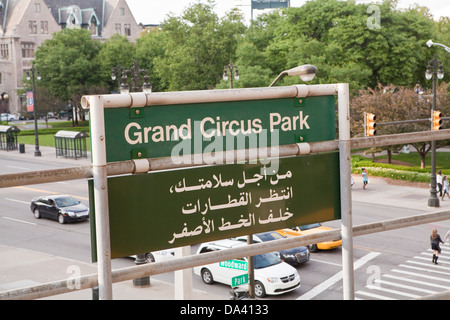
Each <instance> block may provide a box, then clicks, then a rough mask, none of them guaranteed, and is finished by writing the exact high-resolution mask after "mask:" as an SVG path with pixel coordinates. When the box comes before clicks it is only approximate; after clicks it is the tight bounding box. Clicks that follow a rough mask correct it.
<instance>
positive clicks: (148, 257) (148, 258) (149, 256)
mask: <svg viewBox="0 0 450 320" xmlns="http://www.w3.org/2000/svg"><path fill="white" fill-rule="evenodd" d="M145 260H146V261H147V262H148V263H151V262H155V257H154V256H153V255H152V253H151V252H148V253H146V254H145Z"/></svg>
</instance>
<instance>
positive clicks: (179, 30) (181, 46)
mask: <svg viewBox="0 0 450 320" xmlns="http://www.w3.org/2000/svg"><path fill="white" fill-rule="evenodd" d="M213 8H214V2H213V1H208V2H207V3H206V4H202V3H197V4H194V5H192V6H190V7H188V8H187V9H186V10H185V11H184V12H183V14H182V16H181V17H174V16H169V18H167V19H166V20H165V21H164V23H163V25H162V32H163V33H164V40H165V42H164V43H162V44H161V45H162V46H163V48H164V55H159V56H157V57H155V59H154V66H155V68H156V72H157V74H158V76H159V77H160V79H161V86H162V87H164V88H167V89H168V90H170V91H182V90H202V89H211V88H213V87H214V86H215V85H216V84H217V83H218V82H219V81H220V79H221V76H222V73H223V67H224V66H225V65H226V64H228V63H229V61H230V60H233V57H234V53H235V49H236V45H237V37H239V35H240V34H242V33H243V32H244V29H245V27H244V25H243V23H242V18H241V17H240V15H238V14H237V13H236V11H231V12H229V13H228V14H227V15H226V16H225V17H224V18H222V19H219V18H218V17H217V15H216V14H215V13H214V11H213Z"/></svg>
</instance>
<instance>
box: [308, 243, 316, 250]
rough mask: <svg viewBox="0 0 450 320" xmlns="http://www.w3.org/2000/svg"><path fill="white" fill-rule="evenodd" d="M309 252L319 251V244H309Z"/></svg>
mask: <svg viewBox="0 0 450 320" xmlns="http://www.w3.org/2000/svg"><path fill="white" fill-rule="evenodd" d="M308 249H309V252H317V244H310V245H308Z"/></svg>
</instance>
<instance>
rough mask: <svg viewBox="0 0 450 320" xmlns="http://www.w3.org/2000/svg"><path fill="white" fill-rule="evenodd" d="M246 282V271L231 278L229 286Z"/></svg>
mask: <svg viewBox="0 0 450 320" xmlns="http://www.w3.org/2000/svg"><path fill="white" fill-rule="evenodd" d="M246 283H248V273H245V274H242V275H240V276H237V277H233V278H231V286H232V287H237V286H240V285H243V284H246Z"/></svg>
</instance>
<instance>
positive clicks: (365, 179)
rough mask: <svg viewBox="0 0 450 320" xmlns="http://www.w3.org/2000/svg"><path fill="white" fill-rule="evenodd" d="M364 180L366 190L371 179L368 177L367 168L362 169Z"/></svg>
mask: <svg viewBox="0 0 450 320" xmlns="http://www.w3.org/2000/svg"><path fill="white" fill-rule="evenodd" d="M361 174H362V180H363V189H365V188H366V186H367V184H368V183H369V177H368V176H367V170H366V169H365V168H362V173H361Z"/></svg>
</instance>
